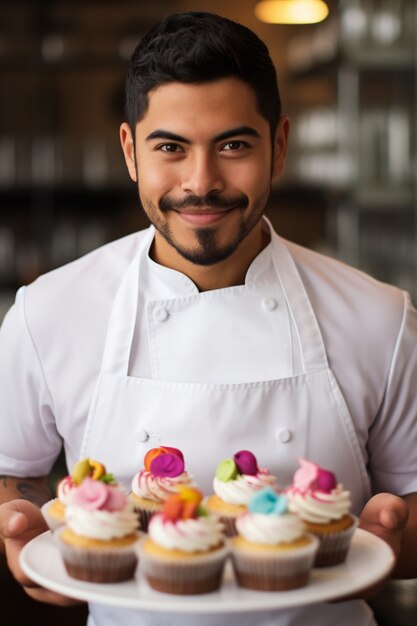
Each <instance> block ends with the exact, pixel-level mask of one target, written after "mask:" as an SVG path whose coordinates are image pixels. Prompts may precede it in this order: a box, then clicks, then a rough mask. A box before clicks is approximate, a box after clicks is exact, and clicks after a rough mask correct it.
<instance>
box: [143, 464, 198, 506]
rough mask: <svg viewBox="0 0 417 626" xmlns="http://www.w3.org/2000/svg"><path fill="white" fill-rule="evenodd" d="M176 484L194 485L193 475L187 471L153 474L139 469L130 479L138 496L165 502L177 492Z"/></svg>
mask: <svg viewBox="0 0 417 626" xmlns="http://www.w3.org/2000/svg"><path fill="white" fill-rule="evenodd" d="M178 485H186V486H187V487H196V486H197V485H196V484H195V482H194V479H193V477H192V476H191V475H190V474H188V472H183V473H182V474H180V475H179V476H174V477H167V476H165V477H164V476H154V475H153V474H152V473H151V472H148V471H146V470H141V471H140V472H138V473H137V474H136V475H135V476H134V477H133V479H132V491H133V493H134V494H136V495H137V496H139V497H140V498H148V499H149V500H155V501H156V502H165V500H167V499H168V498H169V496H171V495H172V494H173V493H177V486H178Z"/></svg>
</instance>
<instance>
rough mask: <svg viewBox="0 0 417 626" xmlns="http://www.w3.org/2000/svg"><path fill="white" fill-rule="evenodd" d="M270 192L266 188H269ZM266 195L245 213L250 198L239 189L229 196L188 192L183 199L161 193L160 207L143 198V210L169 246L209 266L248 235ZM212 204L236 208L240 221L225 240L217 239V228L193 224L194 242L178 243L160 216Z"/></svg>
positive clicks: (217, 207)
mask: <svg viewBox="0 0 417 626" xmlns="http://www.w3.org/2000/svg"><path fill="white" fill-rule="evenodd" d="M268 193H269V192H268ZM266 200H267V197H266V198H265V199H262V200H259V201H258V202H257V203H256V204H255V205H254V206H253V207H252V210H251V212H250V214H249V215H248V216H246V215H245V210H246V208H247V207H248V205H249V198H248V197H247V196H246V195H245V194H243V193H241V194H239V195H236V196H235V197H231V198H223V197H221V196H219V195H218V194H207V195H206V196H203V197H199V196H194V195H190V196H187V197H186V198H184V199H183V200H174V199H172V198H169V196H164V197H163V198H161V200H160V201H159V211H158V210H157V209H156V207H155V205H153V204H152V203H150V202H144V201H142V204H143V206H144V207H145V211H146V213H147V215H148V217H149V219H150V221H151V222H152V224H153V225H154V226H155V228H156V230H157V231H158V232H159V233H160V234H161V235H162V236H163V237H164V239H165V241H166V242H167V243H168V244H169V245H170V246H172V247H173V248H174V249H175V250H176V251H177V252H178V254H180V255H181V256H182V257H183V258H184V259H186V260H187V261H189V262H190V263H193V264H194V265H201V266H206V267H207V266H210V265H215V264H216V263H220V262H221V261H224V260H225V259H227V258H228V257H230V256H231V255H232V254H233V253H234V252H235V250H236V249H237V248H238V247H239V245H240V243H241V242H242V241H243V240H244V239H245V237H247V235H248V234H249V233H250V232H251V230H252V229H253V228H254V226H255V225H256V224H257V223H258V222H259V220H260V219H261V217H262V214H263V212H264V208H265V204H266ZM202 206H204V207H211V208H216V209H223V210H236V211H239V214H240V217H239V223H238V227H237V228H236V232H235V233H234V236H233V237H232V238H231V239H230V240H229V241H228V242H227V243H225V244H223V245H221V244H219V243H218V228H216V227H215V226H213V227H210V226H207V227H205V228H196V229H195V231H194V234H195V241H196V245H195V246H193V247H186V246H184V245H183V244H181V243H180V242H179V241H178V240H177V239H176V238H175V235H174V234H173V233H172V230H171V228H170V226H169V223H168V221H167V220H165V219H163V216H164V215H166V214H167V213H168V212H169V211H181V210H182V209H187V208H191V207H192V208H198V207H202Z"/></svg>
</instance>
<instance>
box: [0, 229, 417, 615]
mask: <svg viewBox="0 0 417 626" xmlns="http://www.w3.org/2000/svg"><path fill="white" fill-rule="evenodd" d="M143 236H144V235H143V233H138V234H135V235H131V236H129V237H126V238H124V239H122V240H120V241H118V242H115V243H112V244H108V245H107V246H104V247H103V248H101V249H99V250H97V251H95V252H93V253H90V254H89V255H87V256H86V257H84V258H82V259H80V260H78V261H75V262H74V263H71V264H69V265H67V266H65V267H63V268H61V269H59V270H56V271H54V272H51V273H49V274H47V275H45V276H43V277H41V278H40V279H38V280H37V281H35V283H33V284H32V285H30V286H29V287H28V288H26V289H25V290H24V291H23V292H22V293H21V294H20V295H19V296H18V297H17V299H16V304H15V306H14V307H13V308H12V310H11V311H10V313H9V314H8V315H7V317H6V319H5V321H4V323H3V327H2V331H1V333H0V373H1V376H0V416H3V415H5V416H7V419H1V420H0V471H3V472H4V473H6V474H12V475H21V476H36V475H43V474H46V473H47V472H48V471H49V469H50V467H51V464H52V463H53V461H54V459H55V458H56V455H57V453H58V451H59V449H60V445H61V438H62V439H63V440H64V442H65V451H66V456H67V460H68V465H69V466H70V467H71V466H72V465H73V463H74V462H75V461H76V460H77V459H78V458H79V452H80V445H81V440H82V437H83V433H84V428H85V420H86V416H87V413H88V409H89V406H90V403H91V397H92V393H93V389H94V385H95V381H96V379H97V376H98V372H99V366H100V361H101V354H102V348H103V341H104V336H105V332H106V326H107V320H108V316H109V313H110V308H111V306H112V303H113V299H114V296H115V292H116V290H117V287H118V285H119V283H120V280H121V277H122V276H123V274H124V271H125V269H126V267H127V266H128V265H129V263H130V262H131V260H132V259H133V257H134V255H135V253H136V250H137V247H138V244H139V241H140V239H141V237H143ZM286 245H287V246H288V249H289V251H290V253H291V254H292V256H293V259H294V261H295V263H296V266H297V268H298V271H299V273H300V275H301V277H302V279H303V282H304V285H305V288H306V290H307V292H308V295H309V298H310V301H311V302H312V304H313V308H314V311H315V314H316V317H317V319H318V322H319V325H320V329H321V332H322V335H323V338H324V340H325V344H326V351H327V354H328V359H329V363H330V367H331V368H332V370H333V372H334V374H335V376H336V378H337V380H338V383H339V386H340V388H341V389H342V392H343V394H344V397H345V400H346V402H347V405H348V407H349V410H350V413H351V415H352V418H353V421H354V424H355V428H356V433H357V437H358V440H359V443H360V447H361V451H362V454H363V456H364V458H365V459H366V461H367V463H368V464H369V470H370V476H371V480H372V483H373V485H374V489H375V490H382V489H383V490H387V491H392V492H394V493H399V494H404V493H409V492H411V491H414V490H416V483H417V471H416V470H417V446H416V443H417V425H416V420H415V419H414V411H415V409H414V407H413V404H412V398H413V396H412V394H413V389H414V388H415V378H416V371H417V370H416V367H415V364H416V358H417V349H416V343H417V342H416V341H415V339H416V337H417V317H416V312H415V310H414V309H413V308H412V306H411V304H410V302H409V299H408V297H407V296H406V294H404V293H403V292H401V291H399V290H397V289H396V288H393V287H390V286H388V285H383V284H381V283H378V282H377V281H375V280H373V279H371V278H370V277H368V276H366V275H364V274H362V273H361V272H358V271H356V270H353V269H352V268H349V267H347V266H345V265H343V264H341V263H339V262H337V261H334V260H331V259H328V258H325V257H323V256H321V255H318V254H316V253H313V252H311V251H309V250H305V249H303V248H301V247H299V246H296V245H294V244H290V243H288V242H286ZM270 271H271V251H270V246H268V247H267V248H265V250H263V251H262V253H261V254H260V255H259V256H258V257H257V258H256V259H255V260H254V262H253V263H252V265H251V267H250V268H249V270H248V273H247V277H246V280H252V281H262V280H264V279H265V276H267V275H268V272H270ZM194 293H195V294H197V293H198V292H197V289H196V287H195V285H194V284H193V283H192V281H190V280H189V279H188V278H187V277H186V276H184V275H182V274H180V273H179V272H176V271H174V270H170V269H168V268H164V267H161V266H159V265H157V264H156V263H154V262H153V261H152V260H151V259H150V258H149V257H148V258H147V262H146V264H145V266H144V272H143V276H142V279H141V290H140V306H138V310H139V311H147V315H140V316H139V317H138V319H137V324H136V330H135V337H134V342H133V349H132V354H131V363H130V372H131V375H132V376H140V377H144V378H152V377H155V376H156V377H157V376H158V372H157V371H155V366H154V363H153V362H152V359H151V358H150V354H149V351H148V350H147V335H148V332H149V328H150V326H151V322H152V320H151V319H149V315H150V314H152V315H155V314H158V311H156V312H155V310H154V309H152V307H150V306H148V305H149V303H151V302H152V301H155V300H157V301H163V300H164V299H172V298H179V299H180V298H181V297H183V296H190V295H192V294H194ZM49 311H50V313H49ZM150 312H151V313H150ZM159 314H160V313H159ZM269 332H272V333H273V329H272V330H271V329H270V330H269ZM248 339H249V340H250V338H248ZM231 341H233V338H232V337H231ZM256 346H257V342H255V343H254V345H253V346H252V348H253V350H252V349H251V350H250V352H249V353H250V355H251V358H250V359H240V360H239V362H238V363H236V364H235V367H233V368H230V367H225V368H224V371H222V369H221V367H222V363H221V362H220V363H216V369H211V368H208V367H207V366H206V360H205V359H201V361H200V363H201V366H200V367H199V361H198V360H195V361H194V362H193V375H194V376H195V380H196V381H204V382H209V383H210V382H222V381H223V382H241V381H254V380H259V379H263V380H265V379H268V364H265V363H264V362H263V361H261V357H262V352H260V351H259V350H256ZM223 348H224V350H225V351H226V352H227V353H231V354H233V352H234V349H235V348H236V346H233V345H231V346H223ZM219 368H220V369H219ZM265 368H266V369H265ZM260 371H261V372H262V373H261V375H260V373H259V372H260ZM188 378H189V376H188ZM271 378H272V376H271ZM127 436H129V433H127ZM282 443H283V444H285V442H282ZM323 445H331V442H325V441H324V442H323ZM329 610H333V609H330V608H329ZM138 623H139V622H138ZM144 623H145V622H144ZM257 623H259V624H260V623H261V622H260V621H259V622H257ZM265 623H266V622H265ZM268 623H269V622H268Z"/></svg>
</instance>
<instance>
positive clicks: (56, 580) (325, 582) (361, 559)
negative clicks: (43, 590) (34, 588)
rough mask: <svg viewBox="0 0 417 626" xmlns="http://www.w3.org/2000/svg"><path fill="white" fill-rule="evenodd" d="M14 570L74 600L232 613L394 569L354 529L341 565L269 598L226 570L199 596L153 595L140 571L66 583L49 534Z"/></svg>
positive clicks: (311, 597)
mask: <svg viewBox="0 0 417 626" xmlns="http://www.w3.org/2000/svg"><path fill="white" fill-rule="evenodd" d="M20 564H21V566H22V569H23V570H24V572H25V573H26V574H27V575H28V576H29V577H30V578H31V579H32V580H33V581H35V582H36V583H38V584H39V585H42V586H43V587H47V588H48V589H51V590H52V591H56V592H58V593H61V594H64V595H67V596H70V597H72V598H78V599H79V600H87V601H89V602H97V603H99V604H111V605H113V606H119V607H125V608H135V609H143V610H150V611H170V612H181V613H185V612H186V613H236V612H244V611H261V610H267V609H281V608H288V607H293V606H301V605H303V604H314V603H316V602H322V601H326V600H332V599H335V598H338V597H340V596H344V595H346V594H351V593H356V592H358V591H360V590H361V589H364V588H366V587H368V586H370V585H372V584H374V583H376V582H378V581H379V580H381V579H382V578H384V577H385V576H387V574H388V573H389V572H390V570H391V568H392V567H393V565H394V557H393V553H392V551H391V549H390V548H389V546H388V544H386V543H385V541H382V539H379V538H378V537H376V536H375V535H371V534H370V533H368V532H366V531H364V530H360V529H358V530H356V531H355V534H354V536H353V541H352V545H351V548H350V551H349V555H348V558H347V561H346V563H344V564H343V565H337V566H334V567H328V568H323V569H314V570H313V572H312V574H311V578H310V582H309V583H308V585H307V586H306V587H303V588H301V589H294V590H292V591H280V592H275V593H271V592H267V591H249V590H245V589H241V588H239V587H238V586H237V585H236V584H235V582H234V580H233V573H232V570H231V567H230V566H229V565H228V566H227V567H226V569H225V575H224V581H223V585H222V587H221V589H220V590H219V591H216V592H213V593H208V594H202V595H199V596H175V595H169V594H165V593H164V594H163V593H160V592H158V591H154V590H153V589H151V588H150V587H149V585H148V584H147V582H146V581H145V580H144V578H143V577H142V576H141V574H140V566H139V568H138V573H137V576H136V578H135V579H134V580H131V581H128V582H123V583H115V584H98V583H87V582H82V581H79V580H75V579H74V578H70V576H68V574H67V573H66V570H65V567H64V564H63V562H62V559H61V555H60V553H59V550H58V548H57V547H56V546H55V544H54V542H53V540H52V535H51V533H50V532H49V531H47V532H46V533H44V534H42V535H39V536H38V537H36V538H35V539H33V540H32V541H31V542H30V543H28V544H26V546H25V547H24V548H23V550H22V552H21V554H20ZM162 599H163V601H162Z"/></svg>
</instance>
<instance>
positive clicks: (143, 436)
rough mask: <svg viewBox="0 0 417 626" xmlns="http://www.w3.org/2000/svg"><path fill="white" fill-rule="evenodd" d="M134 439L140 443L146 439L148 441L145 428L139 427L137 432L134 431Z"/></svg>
mask: <svg viewBox="0 0 417 626" xmlns="http://www.w3.org/2000/svg"><path fill="white" fill-rule="evenodd" d="M136 439H137V440H138V441H139V442H140V443H145V442H146V441H148V439H149V433H148V431H147V430H145V429H144V428H140V429H139V430H138V432H137V433H136Z"/></svg>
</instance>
